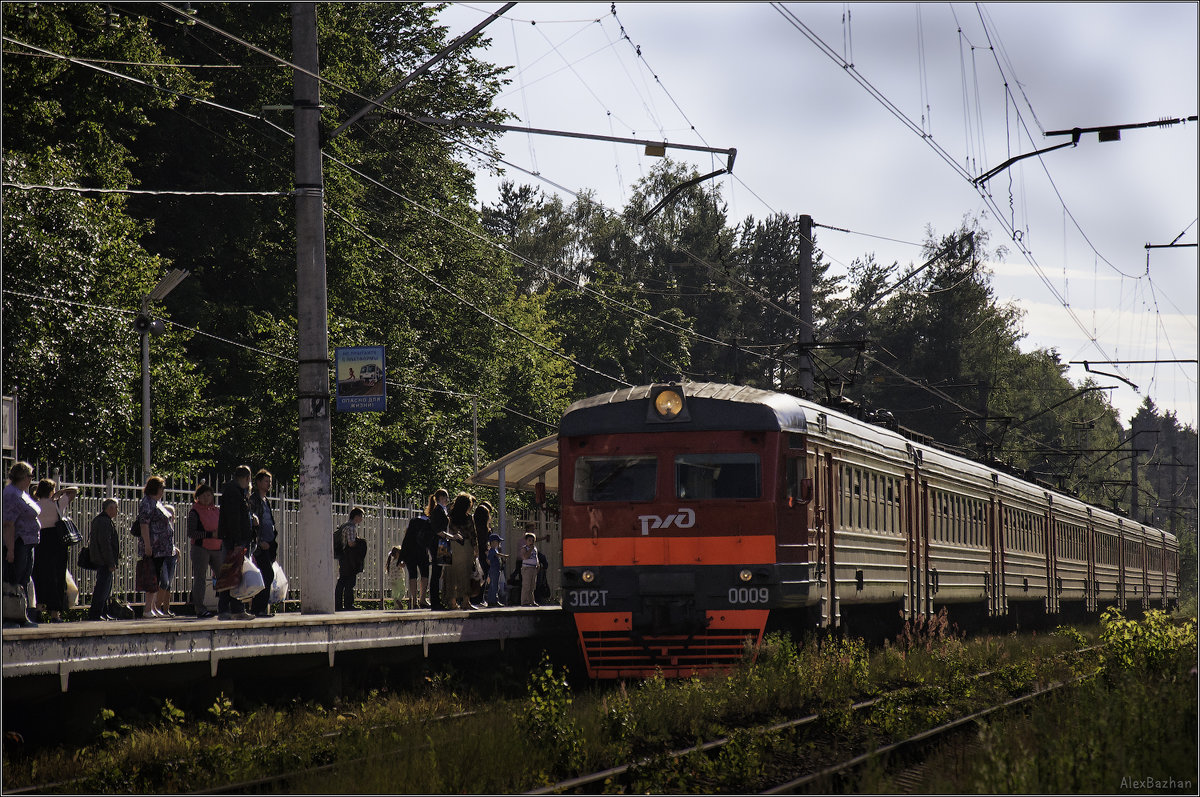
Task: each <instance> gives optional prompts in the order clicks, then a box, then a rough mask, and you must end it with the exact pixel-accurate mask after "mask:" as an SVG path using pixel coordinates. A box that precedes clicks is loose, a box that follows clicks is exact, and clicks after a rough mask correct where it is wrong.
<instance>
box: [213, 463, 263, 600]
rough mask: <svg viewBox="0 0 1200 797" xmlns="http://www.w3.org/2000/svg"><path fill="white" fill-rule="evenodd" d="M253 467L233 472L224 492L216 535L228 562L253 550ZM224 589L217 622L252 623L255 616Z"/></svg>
mask: <svg viewBox="0 0 1200 797" xmlns="http://www.w3.org/2000/svg"><path fill="white" fill-rule="evenodd" d="M249 490H250V468H248V467H247V466H245V465H239V466H238V467H237V470H235V471H234V472H233V481H231V482H229V484H226V485H225V488H224V489H223V490H222V491H221V515H220V519H219V521H218V522H217V536H218V537H220V538H221V552H222V553H223V554H224V555H225V561H227V562H228V561H229V557H230V556H232V555H233V553H234V551H237V550H240V551H241V553H242V555H243V556H245V555H247V552H248V551H250V550H252V549H253V547H254V541H255V540H254V521H253V520H252V519H251V515H250V494H249ZM229 592H230V591H229V590H222V591H221V592H219V593H218V596H217V619H218V620H253V619H254V615H252V614H250V613H249V612H247V611H246V607H245V606H244V605H243V604H242V602H241V601H240V600H238V599H237V598H235V597H233V596H232V595H230V594H229Z"/></svg>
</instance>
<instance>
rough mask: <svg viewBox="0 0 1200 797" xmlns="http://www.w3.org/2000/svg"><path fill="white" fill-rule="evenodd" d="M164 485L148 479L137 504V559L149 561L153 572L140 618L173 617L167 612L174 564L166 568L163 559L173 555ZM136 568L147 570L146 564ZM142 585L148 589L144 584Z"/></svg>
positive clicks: (170, 508) (171, 512)
mask: <svg viewBox="0 0 1200 797" xmlns="http://www.w3.org/2000/svg"><path fill="white" fill-rule="evenodd" d="M166 488H167V483H166V481H164V480H163V478H162V477H161V476H151V477H150V478H149V479H147V480H146V486H145V488H144V489H143V490H142V502H141V503H140V504H138V513H137V519H138V526H139V528H140V529H141V534H140V535H138V557H139V558H140V559H142V560H147V559H149V560H151V561H152V562H153V563H154V564H153V573H154V575H155V576H157V582H158V583H157V585H155V588H154V589H152V590H151V589H147V590H146V602H145V605H144V607H143V609H142V617H174V616H175V615H174V614H173V613H172V612H171V576H172V575H174V572H175V568H174V566H173V565H174V563H173V562H172V563H171V566H170V567H168V563H167V560H168V559H171V558H172V557H173V556H174V555H175V534H174V529H173V528H172V527H173V524H174V522H175V508H174V507H173V506H171V505H170V504H166V503H163V500H162V499H163V495H164V494H165V493H166ZM139 567H141V568H143V569H145V570H149V569H150V568H149V567H147V566H146V565H142V564H139ZM144 586H147V587H148V586H150V585H149V584H144Z"/></svg>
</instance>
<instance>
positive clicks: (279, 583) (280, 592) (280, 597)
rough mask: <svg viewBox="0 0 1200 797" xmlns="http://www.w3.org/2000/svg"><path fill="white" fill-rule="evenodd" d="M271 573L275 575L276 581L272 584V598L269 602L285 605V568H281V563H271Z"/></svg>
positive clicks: (286, 587)
mask: <svg viewBox="0 0 1200 797" xmlns="http://www.w3.org/2000/svg"><path fill="white" fill-rule="evenodd" d="M271 572H272V573H274V574H275V580H274V581H272V582H271V597H270V600H269V601H268V602H269V603H283V602H284V601H285V600H287V589H288V580H287V576H286V575H284V572H283V568H282V567H280V566H279V562H272V563H271Z"/></svg>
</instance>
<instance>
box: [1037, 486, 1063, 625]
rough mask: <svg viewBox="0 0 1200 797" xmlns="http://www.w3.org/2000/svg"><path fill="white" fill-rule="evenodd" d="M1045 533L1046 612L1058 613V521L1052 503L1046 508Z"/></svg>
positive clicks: (1043, 538) (1043, 545) (1043, 543)
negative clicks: (1055, 518)
mask: <svg viewBox="0 0 1200 797" xmlns="http://www.w3.org/2000/svg"><path fill="white" fill-rule="evenodd" d="M1045 517H1046V533H1045V534H1043V535H1042V547H1043V549H1044V553H1045V556H1046V614H1058V593H1059V592H1061V591H1062V590H1061V589H1060V588H1059V582H1058V528H1057V527H1058V523H1057V522H1055V520H1054V505H1053V504H1051V505H1050V507H1049V508H1047V509H1046V515H1045Z"/></svg>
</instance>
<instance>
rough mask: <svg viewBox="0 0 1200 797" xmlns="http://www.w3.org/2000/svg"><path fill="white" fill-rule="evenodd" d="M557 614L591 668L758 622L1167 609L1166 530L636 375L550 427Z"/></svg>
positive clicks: (647, 666) (972, 619) (668, 652)
mask: <svg viewBox="0 0 1200 797" xmlns="http://www.w3.org/2000/svg"><path fill="white" fill-rule="evenodd" d="M559 484H560V490H561V495H560V498H561V503H562V507H561V512H562V537H563V606H564V608H565V609H566V610H567V611H569V612H571V613H572V615H573V616H574V620H575V625H576V629H577V632H578V635H579V642H580V645H581V647H582V651H583V655H584V659H585V662H586V665H587V670H588V674H589V676H591V677H593V678H623V677H637V676H648V675H652V674H654V673H655V672H656V671H660V672H662V673H663V674H664V675H666V676H689V675H692V674H695V673H702V672H706V671H710V670H713V669H718V668H723V667H728V666H731V665H732V664H734V663H736V662H737V661H738V660H740V659H741V658H742V656H743V654H744V650H745V645H746V642H747V640H749V642H750V643H751V644H753V645H755V646H757V644H758V643H759V642H760V641H761V639H762V636H763V633H764V630H765V629H766V628H767V624H768V621H769V620H771V619H774V620H776V621H778V620H780V619H781V618H786V622H787V624H789V625H792V626H793V627H795V625H796V624H799V626H800V627H805V626H807V627H810V628H838V627H840V626H844V625H847V624H848V625H849V628H850V630H853V629H854V625H855V622H856V620H852V621H851V622H849V623H847V620H848V619H850V618H857V617H864V618H866V617H875V618H881V617H883V618H889V619H890V620H892V621H895V622H896V623H898V622H899V617H900V615H901V614H902V615H903V616H904V617H909V618H917V617H921V616H929V615H931V614H933V613H935V612H937V611H938V610H940V608H941V607H943V606H946V607H950V613H951V617H952V619H954V620H955V621H956V622H958V623H959V625H960V626H966V627H969V626H970V625H971V624H972V623H976V622H983V621H985V620H986V618H989V617H991V618H1008V619H1012V618H1024V617H1029V616H1036V615H1050V616H1052V615H1059V614H1063V613H1067V612H1076V611H1078V612H1081V613H1082V612H1095V611H1098V610H1099V609H1102V608H1104V607H1105V606H1108V605H1115V606H1119V607H1121V608H1122V609H1127V608H1130V609H1139V608H1140V609H1145V608H1150V607H1169V606H1170V605H1172V604H1174V603H1175V602H1177V600H1178V588H1179V585H1178V572H1179V549H1178V545H1177V543H1176V540H1175V538H1174V537H1173V536H1172V535H1171V534H1169V533H1166V532H1163V531H1161V530H1159V529H1156V528H1152V527H1150V526H1146V525H1143V524H1141V523H1137V522H1134V521H1132V520H1130V519H1128V518H1125V517H1121V516H1119V515H1117V514H1114V513H1112V512H1108V511H1105V510H1102V509H1099V508H1096V507H1093V506H1089V505H1088V504H1086V503H1084V502H1082V501H1080V500H1078V499H1076V498H1073V497H1070V496H1068V495H1065V494H1062V493H1058V492H1055V491H1053V490H1050V489H1047V488H1045V487H1042V486H1039V485H1037V484H1034V483H1032V482H1029V481H1026V480H1023V479H1021V478H1018V477H1016V476H1013V475H1011V474H1009V473H1006V472H1004V471H999V470H995V469H993V468H990V467H987V466H985V465H982V464H980V463H978V462H974V461H972V460H970V459H966V458H963V457H959V456H956V455H953V454H950V453H947V452H946V451H944V450H941V449H939V448H936V447H934V446H931V445H928V444H926V443H922V442H914V440H913V439H910V438H909V437H906V436H904V435H902V434H901V433H900V432H899V431H895V430H892V429H888V428H883V427H880V426H876V425H873V424H871V423H868V422H865V421H862V420H859V419H856V418H854V417H851V416H849V415H846V414H843V413H839V412H836V411H833V410H831V409H828V408H826V407H823V406H821V405H818V404H815V403H812V402H809V401H805V400H802V399H799V398H796V397H794V396H791V395H788V394H785V393H777V392H772V391H766V390H760V389H756V388H750V387H743V386H738V385H728V384H707V383H686V384H684V385H677V384H669V385H646V386H640V387H634V388H628V389H623V390H618V391H614V392H611V393H606V394H603V395H599V396H594V397H592V398H588V399H584V400H582V401H578V402H576V403H575V404H573V405H571V407H570V408H568V410H567V412H566V413H565V414H564V416H563V418H562V421H561V424H560V427H559Z"/></svg>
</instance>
